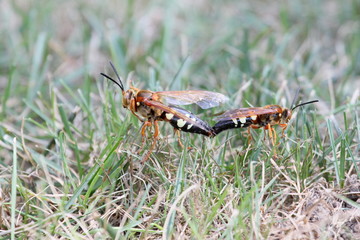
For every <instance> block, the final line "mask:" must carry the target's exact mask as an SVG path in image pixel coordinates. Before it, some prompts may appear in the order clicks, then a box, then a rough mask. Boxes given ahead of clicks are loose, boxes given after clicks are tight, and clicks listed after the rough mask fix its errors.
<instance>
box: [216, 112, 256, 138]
mask: <svg viewBox="0 0 360 240" xmlns="http://www.w3.org/2000/svg"><path fill="white" fill-rule="evenodd" d="M256 120H257V119H256V116H249V117H239V118H230V119H221V120H220V121H218V122H217V123H216V124H215V125H214V127H213V129H214V132H215V134H219V133H220V132H222V131H224V130H228V129H232V128H246V127H249V126H250V125H252V124H254V123H255V121H256Z"/></svg>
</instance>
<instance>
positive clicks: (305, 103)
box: [291, 100, 319, 111]
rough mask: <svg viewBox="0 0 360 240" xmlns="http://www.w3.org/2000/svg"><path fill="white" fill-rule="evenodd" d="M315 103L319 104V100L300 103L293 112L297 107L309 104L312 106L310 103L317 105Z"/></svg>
mask: <svg viewBox="0 0 360 240" xmlns="http://www.w3.org/2000/svg"><path fill="white" fill-rule="evenodd" d="M315 102H319V100H312V101H309V102H304V103H300V104H298V105H296V106H295V107H293V108H292V109H291V111H293V110H294V109H295V108H297V107H300V106H304V105H307V104H310V103H315Z"/></svg>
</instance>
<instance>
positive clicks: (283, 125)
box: [279, 124, 287, 138]
mask: <svg viewBox="0 0 360 240" xmlns="http://www.w3.org/2000/svg"><path fill="white" fill-rule="evenodd" d="M279 125H280V127H281V128H282V131H281V137H282V138H284V137H285V133H284V132H285V129H286V128H287V124H279Z"/></svg>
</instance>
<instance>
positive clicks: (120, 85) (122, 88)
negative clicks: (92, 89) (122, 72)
mask: <svg viewBox="0 0 360 240" xmlns="http://www.w3.org/2000/svg"><path fill="white" fill-rule="evenodd" d="M110 65H111V67H112V69H113V70H114V72H115V74H116V77H117V78H118V80H119V82H117V81H115V80H114V79H113V78H111V77H109V76H108V75H106V74H105V73H100V74H101V75H102V76H104V77H106V78H107V79H109V80H111V81H112V82H114V83H115V84H116V85H118V86H119V87H120V88H121V90H122V91H124V85H123V83H122V81H121V78H120V76H119V74H118V72H117V71H116V68H115V67H114V65H113V64H112V62H110Z"/></svg>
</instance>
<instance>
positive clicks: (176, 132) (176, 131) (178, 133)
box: [174, 128, 184, 148]
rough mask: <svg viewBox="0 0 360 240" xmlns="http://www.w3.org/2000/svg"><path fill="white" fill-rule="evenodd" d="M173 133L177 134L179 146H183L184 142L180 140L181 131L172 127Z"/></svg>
mask: <svg viewBox="0 0 360 240" xmlns="http://www.w3.org/2000/svg"><path fill="white" fill-rule="evenodd" d="M174 134H176V135H177V136H178V143H179V145H180V147H181V148H184V144H182V142H181V133H180V130H179V129H176V128H174Z"/></svg>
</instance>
